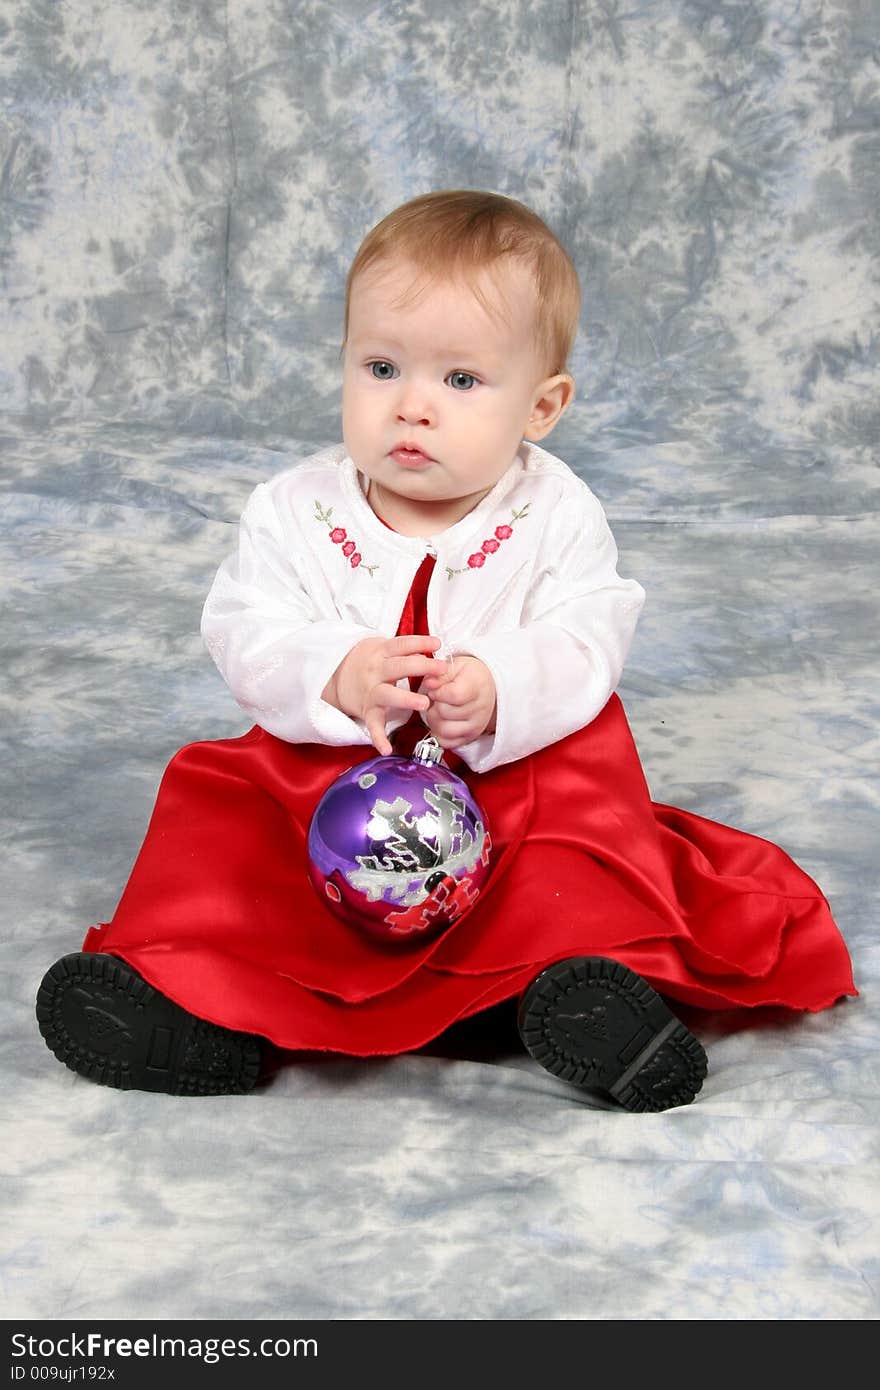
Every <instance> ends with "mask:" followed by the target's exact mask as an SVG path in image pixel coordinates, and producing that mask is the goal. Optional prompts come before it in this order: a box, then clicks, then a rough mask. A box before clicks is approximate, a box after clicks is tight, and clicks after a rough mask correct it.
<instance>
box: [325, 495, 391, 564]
mask: <svg viewBox="0 0 880 1390" xmlns="http://www.w3.org/2000/svg"><path fill="white" fill-rule="evenodd" d="M315 520H316V521H321V522H323V523H324V525H325V526H326V527H327V530H328V532H329V534H330V539H331V541H332V542H333V544H334V545H338V546H340V547H341V550H342V554H343V555H344V556H345V558H346V559H347V560H348V563H349V564H350V565H351V567H352V569H353V570H356V569H364V570H366V572H367V574H368V575H369V576H370V578H371V579H372V577H373V575H374V574H375V572H376V570H377V569H378V568H379V566H378V565H365V564H364V557H363V555H361V553H360V551H359V550H358V549H357V547H356V545H355V543H354V541H352V540H349V539H348V532H347V531H346V529H345V527H344V526H334V524H333V508H332V507H323V506H322V505H321V503H320V502H319V501H318V500H317V498H316V499H315Z"/></svg>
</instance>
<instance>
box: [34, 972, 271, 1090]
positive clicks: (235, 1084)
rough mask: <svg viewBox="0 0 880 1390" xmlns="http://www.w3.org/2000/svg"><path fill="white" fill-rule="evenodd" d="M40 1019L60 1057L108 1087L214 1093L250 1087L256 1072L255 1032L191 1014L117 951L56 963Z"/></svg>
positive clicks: (41, 996) (44, 987) (42, 992)
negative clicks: (222, 1025)
mask: <svg viewBox="0 0 880 1390" xmlns="http://www.w3.org/2000/svg"><path fill="white" fill-rule="evenodd" d="M37 1022H38V1023H39V1026H40V1032H41V1033H42V1035H43V1037H44V1038H45V1040H46V1043H47V1045H48V1046H49V1048H50V1049H51V1050H52V1052H54V1054H55V1056H56V1057H57V1058H58V1060H59V1061H60V1062H63V1063H64V1064H65V1066H68V1067H70V1069H71V1071H75V1072H78V1073H79V1075H80V1076H86V1077H89V1078H90V1079H91V1080H92V1081H98V1082H101V1083H102V1084H103V1085H105V1086H118V1087H120V1088H121V1089H122V1090H130V1089H136V1090H141V1091H165V1092H168V1093H169V1094H171V1095H191V1096H216V1095H228V1094H237V1093H239V1092H242V1091H249V1090H251V1088H252V1087H253V1086H254V1084H255V1082H256V1081H257V1078H258V1076H259V1071H260V1057H261V1042H260V1039H259V1038H257V1037H255V1036H254V1035H253V1034H251V1033H236V1032H233V1031H232V1030H231V1029H230V1028H221V1027H220V1026H219V1025H218V1024H215V1023H208V1022H207V1020H205V1019H203V1018H197V1017H196V1015H195V1014H191V1013H188V1012H187V1010H186V1009H182V1008H181V1007H180V1006H179V1005H178V1004H175V1003H173V1002H172V1000H170V999H168V998H166V997H165V995H164V994H160V993H159V991H158V990H156V989H153V987H152V985H149V984H147V982H146V980H145V979H143V977H142V976H141V975H139V974H138V973H137V971H136V970H133V969H132V967H131V966H130V965H127V964H126V963H125V961H122V960H119V959H117V957H116V956H111V955H104V954H101V953H99V952H85V951H76V952H74V953H73V954H72V955H68V956H63V957H62V958H61V960H59V961H56V962H55V964H54V965H53V966H52V967H51V969H50V970H48V971H47V972H46V974H45V976H44V977H43V982H42V984H41V985H40V988H39V990H38V992H37Z"/></svg>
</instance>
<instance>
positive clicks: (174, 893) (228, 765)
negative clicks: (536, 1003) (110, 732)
mask: <svg viewBox="0 0 880 1390" xmlns="http://www.w3.org/2000/svg"><path fill="white" fill-rule="evenodd" d="M433 564H434V561H433V559H431V558H430V557H429V558H428V559H427V560H426V561H425V563H424V564H423V565H422V567H421V569H420V570H419V573H418V575H417V576H416V580H415V582H414V584H413V588H412V591H411V595H410V599H411V602H410V603H408V605H407V608H406V609H405V610H404V614H403V617H402V619H401V625H400V629H399V632H400V633H403V632H405V631H411V632H427V630H428V628H427V616H426V612H425V596H426V592H427V584H428V581H429V579H430V573H431V570H432V568H433ZM410 684H411V686H413V687H415V686H416V685H417V682H416V681H414V680H411V681H410ZM424 732H425V727H424V725H423V723H422V722H421V720H420V719H419V717H418V715H413V717H412V719H411V720H410V721H409V722H408V723H407V725H406V726H405V727H404V728H403V729H402V730H400V731H399V733H398V734H397V736H396V737H395V739H394V747H395V752H399V753H408V752H410V751H411V750H412V748H413V746H414V744H415V742H416V741H417V739H418V738H419V737H421V736H422V735H423V734H424ZM374 756H375V749H373V748H372V747H366V746H361V745H353V746H350V747H344V748H337V747H329V746H325V745H322V744H288V743H284V742H283V741H282V740H280V739H277V738H275V737H273V735H271V734H268V733H266V732H265V731H264V730H263V729H261V728H259V727H255V728H253V729H251V730H250V732H249V733H247V734H245V735H244V736H243V737H241V738H236V739H220V740H216V741H211V742H202V743H194V744H189V745H187V746H186V747H185V748H182V749H181V750H180V751H179V752H178V753H177V754H176V755H175V756H174V758H172V760H171V762H170V764H169V766H168V768H167V769H166V771H165V774H164V777H163V779H162V783H161V786H160V788H159V793H158V796H157V800H156V805H155V808H154V811H153V816H152V819H151V821H150V825H149V828H148V831H147V835H146V838H145V840H144V844H143V847H142V849H141V851H140V854H139V856H138V858H137V861H136V863H135V865H134V868H133V870H132V874H131V877H130V879H129V881H128V884H127V886H126V888H125V891H124V893H123V895H122V898H121V900H120V903H119V906H118V908H117V910H116V913H115V914H114V917H113V919H112V921H111V922H110V923H107V924H102V925H101V926H98V927H93V928H92V929H91V930H90V931H89V932H88V934H87V936H86V939H85V943H84V947H83V949H84V950H87V951H106V952H109V953H110V954H112V955H116V956H118V957H120V958H121V959H123V960H125V961H127V962H128V963H129V964H130V965H132V966H134V968H135V969H137V970H138V971H140V973H141V974H142V975H143V976H144V977H145V978H146V979H147V980H148V981H149V982H150V983H151V984H152V985H154V986H155V987H156V988H157V989H160V990H161V991H162V992H163V993H164V994H166V995H168V996H169V997H170V998H172V999H174V1000H175V1001H176V1002H177V1003H178V1004H181V1005H182V1006H183V1007H184V1008H186V1009H189V1010H190V1011H191V1012H193V1013H195V1014H198V1015H200V1016H201V1017H203V1018H207V1019H209V1020H210V1021H212V1022H214V1023H220V1024H222V1025H224V1026H226V1027H228V1028H235V1029H241V1030H244V1031H248V1032H254V1033H259V1034H262V1035H263V1036H265V1037H268V1038H270V1039H272V1041H273V1042H275V1043H276V1044H277V1045H279V1046H280V1047H285V1048H291V1049H297V1050H300V1049H305V1050H309V1049H320V1050H329V1051H336V1052H346V1053H351V1054H354V1055H371V1054H391V1053H397V1052H404V1051H409V1050H411V1049H413V1048H415V1047H420V1046H422V1045H423V1044H424V1043H426V1042H428V1041H430V1039H432V1038H434V1037H436V1036H437V1035H438V1034H439V1033H441V1032H442V1031H443V1030H444V1029H445V1028H447V1027H448V1026H449V1025H450V1024H451V1023H453V1022H455V1021H456V1020H457V1019H460V1018H464V1017H466V1016H467V1015H468V1014H472V1013H475V1012H477V1011H479V1010H481V1009H484V1008H488V1007H489V1006H490V1005H492V1004H496V1003H499V1002H500V1001H502V1000H503V999H507V998H512V997H515V996H517V995H519V994H520V993H521V992H522V990H523V989H525V988H526V986H527V985H528V984H529V982H530V981H531V980H532V979H533V978H534V976H535V975H536V974H537V973H538V972H539V971H540V970H541V969H543V968H544V967H545V966H547V965H549V964H551V963H553V962H554V961H557V960H561V959H564V958H565V957H567V956H573V955H603V956H611V957H613V958H614V959H615V960H619V961H621V962H622V963H623V964H625V965H628V966H630V967H631V968H632V969H634V970H636V971H638V972H639V974H641V975H643V976H644V977H645V978H646V979H647V980H648V981H649V982H650V983H651V984H653V985H654V987H655V988H657V989H658V990H660V991H661V992H662V993H663V994H665V995H667V996H668V997H670V998H671V999H677V1000H681V1001H683V1002H686V1003H689V1004H694V1005H698V1006H701V1007H704V1008H730V1007H737V1006H747V1007H754V1006H757V1005H783V1006H786V1007H788V1008H792V1009H805V1010H818V1009H822V1008H825V1007H827V1006H829V1005H830V1004H832V1003H834V1002H835V1000H837V999H839V998H840V997H842V996H844V995H854V994H856V993H857V991H856V989H855V986H854V984H853V978H852V969H851V964H850V959H849V954H848V952H847V949H846V946H845V944H844V942H843V939H842V937H841V935H840V932H839V931H838V929H837V926H836V925H835V923H834V920H833V917H832V915H831V911H830V908H829V905H828V903H827V901H826V900H825V898H824V896H823V894H822V892H821V891H820V889H819V888H818V887H817V885H816V884H815V883H814V882H813V880H812V879H811V878H810V877H809V876H808V875H807V874H806V873H805V872H804V871H803V870H802V869H801V868H800V867H799V866H798V865H797V864H796V863H795V862H794V861H793V860H792V859H791V858H790V857H789V856H788V855H787V854H786V853H785V852H784V851H783V850H782V849H780V848H779V847H778V846H777V845H774V844H772V843H771V842H769V841H767V840H763V839H761V838H759V837H757V836H754V835H749V834H747V833H746V832H744V831H741V830H736V829H733V828H732V827H730V826H725V825H722V824H720V823H719V822H716V821H711V820H708V819H706V818H705V817H702V816H698V815H695V814H694V813H692V812H689V811H685V810H681V809H679V808H676V807H674V806H666V805H663V804H662V803H659V802H653V801H652V800H651V798H650V794H649V791H648V787H647V784H646V782H645V777H644V774H643V771H642V767H641V763H640V761H639V757H638V753H637V751H636V747H635V744H634V742H633V739H632V735H631V732H630V729H629V725H628V723H627V719H626V715H625V713H624V710H623V706H622V705H621V702H620V700H619V699H618V697H617V696H616V695H612V697H611V699H610V700H609V701H608V703H607V704H606V706H605V708H604V709H603V710H602V712H601V713H600V714H599V715H598V716H597V718H596V719H594V720H593V721H592V722H591V723H590V724H589V725H588V726H587V727H586V728H584V729H581V730H579V731H577V732H576V733H574V734H572V735H570V736H569V737H568V738H566V739H563V740H561V741H560V742H558V743H555V744H552V745H550V746H549V747H547V748H543V749H541V750H540V751H539V752H537V753H534V754H532V755H531V756H529V757H527V758H523V759H520V760H519V761H517V762H515V763H509V764H507V765H505V766H503V767H499V768H494V769H492V770H491V771H489V772H486V773H483V774H478V773H474V772H472V771H471V770H470V769H469V768H468V767H467V766H466V764H465V763H464V762H463V761H462V760H461V759H460V758H457V757H456V756H455V755H454V753H447V754H446V762H447V763H448V764H449V766H450V767H451V768H452V769H453V770H454V771H455V772H457V773H458V775H459V776H461V777H463V778H464V780H465V781H466V782H467V783H468V785H469V786H470V788H471V790H472V792H473V794H474V796H475V797H476V799H477V801H478V803H479V804H480V806H481V807H482V809H483V811H484V813H485V816H486V820H487V823H488V826H489V829H490V831H491V835H492V842H493V861H494V865H493V871H492V875H491V877H490V879H489V881H488V883H487V884H486V886H485V888H484V890H483V892H482V893H481V895H480V897H479V899H478V901H477V903H476V905H475V906H474V908H473V909H472V910H471V911H470V912H468V913H467V914H466V915H465V916H464V917H462V918H461V919H460V920H459V921H458V922H456V923H455V924H454V925H453V927H451V928H450V929H449V930H448V931H447V932H446V933H445V934H444V935H442V936H441V937H439V938H437V939H434V940H430V941H427V942H425V941H421V942H420V941H418V940H416V941H413V942H410V943H396V944H394V945H393V946H392V945H386V944H384V943H381V942H377V941H374V940H372V939H371V938H369V937H367V936H366V935H363V934H362V933H360V932H359V931H358V930H357V929H356V928H355V927H352V926H349V925H347V924H345V923H343V922H341V921H340V920H339V919H338V918H336V917H335V916H334V915H333V914H332V913H331V912H330V910H329V909H328V908H327V907H326V906H325V905H324V903H323V902H322V901H321V899H320V898H319V897H318V894H317V893H316V892H315V890H314V888H313V887H312V885H311V883H310V881H309V879H308V874H307V852H308V851H307V842H308V829H309V823H310V821H311V817H312V813H313V811H314V809H315V807H316V805H317V803H318V801H319V800H320V798H321V796H322V795H323V793H324V791H325V790H326V788H327V787H328V786H329V785H330V783H331V782H332V781H333V780H334V779H335V778H336V777H337V776H338V775H339V774H340V773H341V772H343V771H344V770H345V769H346V768H348V767H352V766H354V765H356V764H358V763H360V762H363V761H366V760H367V759H370V758H372V757H374Z"/></svg>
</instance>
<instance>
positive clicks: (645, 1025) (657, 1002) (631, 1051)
mask: <svg viewBox="0 0 880 1390" xmlns="http://www.w3.org/2000/svg"><path fill="white" fill-rule="evenodd" d="M518 1023H519V1031H520V1037H521V1038H522V1040H523V1042H524V1043H525V1045H526V1048H527V1049H528V1051H529V1052H530V1053H531V1054H532V1056H533V1057H534V1058H535V1061H537V1062H540V1063H541V1066H542V1067H546V1068H547V1070H548V1071H551V1072H553V1074H554V1076H559V1077H562V1079H563V1080H564V1081H571V1082H573V1083H574V1085H576V1086H583V1087H584V1088H585V1089H587V1090H594V1089H595V1090H600V1091H606V1092H607V1093H608V1094H609V1095H611V1096H612V1097H613V1098H614V1099H615V1100H616V1101H617V1102H618V1103H619V1104H620V1105H622V1106H623V1107H624V1108H625V1109H626V1110H668V1109H669V1108H670V1106H673V1105H688V1104H690V1102H691V1101H692V1100H693V1099H694V1097H695V1096H696V1094H697V1092H698V1091H699V1089H700V1087H701V1086H702V1084H703V1078H704V1076H705V1075H706V1054H705V1052H704V1051H703V1049H702V1047H701V1046H700V1044H699V1043H698V1042H697V1039H696V1038H695V1037H694V1035H693V1033H690V1032H689V1031H688V1029H687V1028H685V1026H684V1024H683V1023H682V1022H681V1021H680V1020H679V1019H677V1018H676V1017H675V1014H673V1013H672V1012H671V1011H670V1010H669V1009H668V1008H667V1007H666V1005H665V1004H664V1002H663V1000H662V999H661V998H660V996H659V994H657V993H656V992H655V991H654V990H653V989H652V988H651V986H650V985H649V984H648V982H647V980H643V979H642V977H641V975H637V974H636V973H635V971H634V970H628V969H627V967H626V966H625V965H620V964H619V963H618V962H617V961H614V960H606V959H605V957H604V956H572V957H571V958H570V959H569V960H561V961H557V963H556V964H555V965H551V966H550V967H549V968H548V969H547V970H542V972H541V974H540V975H538V976H537V977H536V979H534V980H533V981H532V983H531V984H530V985H529V987H528V989H527V990H526V991H525V993H524V994H523V996H522V1000H521V1002H520V1006H519V1016H518Z"/></svg>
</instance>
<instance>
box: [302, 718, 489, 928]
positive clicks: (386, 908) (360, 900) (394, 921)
mask: <svg viewBox="0 0 880 1390" xmlns="http://www.w3.org/2000/svg"><path fill="white" fill-rule="evenodd" d="M442 757H443V750H442V749H441V747H440V744H439V743H438V742H437V740H436V739H435V738H434V736H433V734H429V735H428V736H427V737H426V738H423V739H422V740H421V741H420V742H419V743H417V744H416V747H415V749H414V751H413V753H412V755H411V756H410V757H398V756H395V755H392V756H390V757H382V756H380V757H376V758H371V759H370V761H369V762H365V763H359V764H358V765H357V766H356V767H350V768H348V769H347V771H345V772H343V773H342V775H341V776H340V777H337V778H336V781H335V782H333V783H332V784H331V785H330V786H329V787H328V788H327V790H326V792H325V793H324V795H323V796H322V798H321V800H320V801H319V803H318V806H317V808H316V810H315V813H314V815H313V816H312V822H311V825H310V827H309V878H310V879H311V881H312V883H313V885H314V887H315V889H316V890H317V892H318V893H319V895H320V897H321V898H322V899H323V901H324V902H325V903H326V904H327V906H328V907H329V908H330V910H331V912H334V913H335V914H336V916H337V917H341V918H342V920H343V921H345V922H350V923H352V924H354V925H355V926H358V927H361V928H363V929H364V930H365V931H367V932H368V933H369V934H370V935H371V936H373V937H376V938H379V939H380V940H382V941H387V942H392V943H393V942H406V941H412V940H424V939H426V938H427V937H429V936H434V935H436V934H438V933H439V932H441V931H443V930H444V929H445V928H446V927H448V926H451V925H452V923H453V922H456V921H457V920H458V919H459V918H460V917H461V916H462V915H463V913H465V912H466V911H467V910H468V909H469V908H471V907H472V906H473V904H474V903H475V901H476V899H477V896H478V894H479V892H480V890H481V889H482V887H483V884H484V883H485V882H486V880H487V878H488V876H489V873H490V872H491V863H490V851H491V848H492V842H491V838H490V835H489V830H488V827H487V826H486V820H485V817H484V815H483V813H482V811H481V810H480V808H479V806H478V805H477V803H476V801H475V800H474V798H473V796H472V795H471V791H470V788H469V787H468V785H467V783H466V782H464V781H462V779H461V778H460V777H457V776H456V774H455V773H454V772H452V771H451V770H450V769H449V768H448V767H447V766H446V764H445V763H443V761H442Z"/></svg>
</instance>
